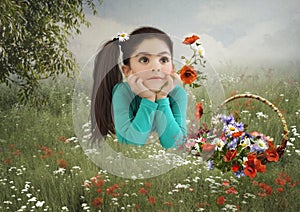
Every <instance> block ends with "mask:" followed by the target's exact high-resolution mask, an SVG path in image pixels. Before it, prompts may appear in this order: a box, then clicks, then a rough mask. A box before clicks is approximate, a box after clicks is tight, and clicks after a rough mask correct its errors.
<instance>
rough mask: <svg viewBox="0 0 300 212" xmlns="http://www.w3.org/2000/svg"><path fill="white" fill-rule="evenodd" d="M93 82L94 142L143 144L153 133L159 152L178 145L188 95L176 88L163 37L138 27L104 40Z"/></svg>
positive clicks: (166, 39) (168, 44) (168, 43)
mask: <svg viewBox="0 0 300 212" xmlns="http://www.w3.org/2000/svg"><path fill="white" fill-rule="evenodd" d="M120 53H122V55H121V56H122V62H123V63H122V66H121V68H120V67H119V65H118V64H119V63H120V61H119V57H120ZM123 76H124V77H125V78H126V81H127V82H125V81H123ZM93 77H94V84H93V94H92V105H91V109H92V113H91V118H92V129H93V139H94V140H95V139H97V138H101V137H102V136H103V137H106V136H107V135H108V134H116V135H117V138H118V140H119V142H122V143H127V144H135V145H144V144H145V143H146V142H147V139H148V137H149V133H150V132H151V131H156V132H157V133H158V136H159V140H160V143H161V145H162V146H163V147H164V148H173V147H177V146H179V145H181V144H182V143H183V141H184V138H185V136H186V108H187V96H186V92H185V90H184V89H183V88H182V87H180V86H178V85H177V84H178V82H179V81H180V80H179V77H178V75H177V74H176V73H175V70H174V64H173V43H172V41H171V39H170V37H169V36H168V35H167V34H166V33H164V32H162V31H161V30H158V29H156V28H152V27H142V28H139V29H136V30H134V31H133V32H132V33H131V34H130V36H129V37H126V35H125V34H123V35H122V36H119V37H118V38H114V39H113V40H111V41H108V42H107V43H106V44H104V46H103V48H102V49H101V50H100V51H99V53H98V54H97V56H96V58H95V65H94V73H93Z"/></svg>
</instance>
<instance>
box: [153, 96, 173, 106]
mask: <svg viewBox="0 0 300 212" xmlns="http://www.w3.org/2000/svg"><path fill="white" fill-rule="evenodd" d="M156 103H157V104H158V105H159V106H160V105H169V104H170V100H169V98H168V97H167V98H162V99H158V100H156Z"/></svg>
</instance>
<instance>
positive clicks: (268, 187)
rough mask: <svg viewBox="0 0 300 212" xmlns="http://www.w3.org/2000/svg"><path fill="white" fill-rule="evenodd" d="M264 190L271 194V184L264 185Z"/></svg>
mask: <svg viewBox="0 0 300 212" xmlns="http://www.w3.org/2000/svg"><path fill="white" fill-rule="evenodd" d="M264 190H265V192H266V193H267V194H269V195H272V193H273V189H272V187H271V186H268V185H266V186H265V188H264Z"/></svg>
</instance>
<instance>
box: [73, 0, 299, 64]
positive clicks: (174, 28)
mask: <svg viewBox="0 0 300 212" xmlns="http://www.w3.org/2000/svg"><path fill="white" fill-rule="evenodd" d="M299 11H300V2H299V0H251V1H242V0H213V1H212V0H188V1H183V0H153V1H150V0H140V1H137V0H126V1H125V0H104V1H103V4H101V5H98V15H97V16H92V15H90V14H88V12H87V17H88V20H89V21H90V22H91V23H92V26H91V27H90V28H86V27H83V28H82V34H81V35H80V36H76V37H75V38H74V39H73V40H72V41H71V49H72V50H73V52H74V53H75V55H76V57H77V58H78V61H79V62H80V63H84V62H86V61H88V59H89V58H90V57H91V56H92V55H93V54H94V53H95V51H96V49H97V47H99V45H100V44H101V43H103V42H104V41H106V40H108V39H111V38H113V37H114V36H115V35H116V34H117V33H118V32H122V31H125V32H131V31H132V30H134V29H135V28H137V27H139V26H145V25H150V26H154V27H157V28H160V29H162V30H163V31H165V32H167V33H168V34H170V35H171V36H173V37H174V38H178V39H179V40H180V39H182V38H184V37H185V36H187V35H191V34H193V33H195V34H198V35H200V37H201V40H202V43H203V45H204V47H205V49H206V52H207V57H208V59H209V60H210V61H211V63H214V65H218V64H224V63H232V64H237V65H247V66H248V65H249V64H259V65H265V66H269V65H271V66H272V65H276V64H277V63H278V62H280V63H291V62H293V63H294V62H296V63H299V61H300V56H299V55H300V50H299V47H300V39H299V35H300V12H299Z"/></svg>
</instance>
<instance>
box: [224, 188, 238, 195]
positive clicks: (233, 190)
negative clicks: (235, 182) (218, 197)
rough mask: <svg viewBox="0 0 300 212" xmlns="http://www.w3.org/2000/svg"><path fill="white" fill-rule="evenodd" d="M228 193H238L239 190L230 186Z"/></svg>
mask: <svg viewBox="0 0 300 212" xmlns="http://www.w3.org/2000/svg"><path fill="white" fill-rule="evenodd" d="M225 192H226V194H237V193H238V192H237V190H236V189H235V188H234V187H230V188H227V189H226V191H225Z"/></svg>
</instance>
